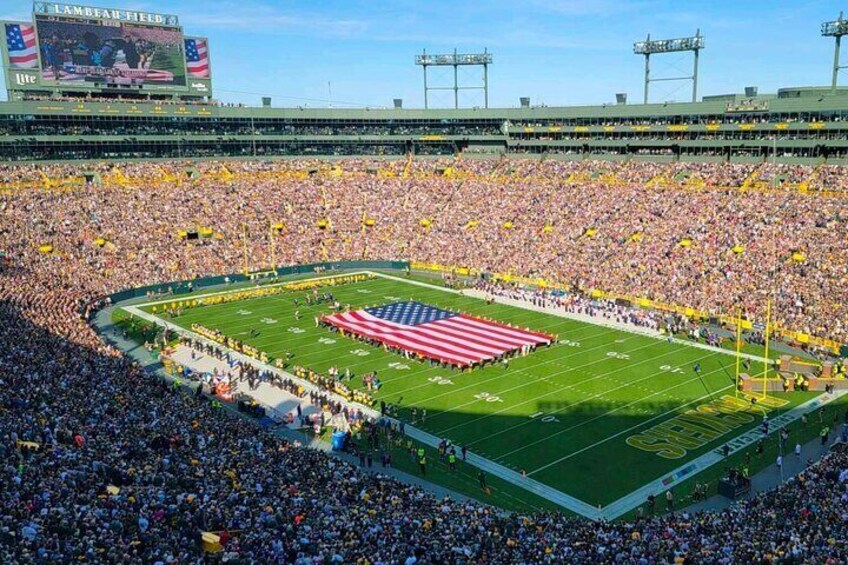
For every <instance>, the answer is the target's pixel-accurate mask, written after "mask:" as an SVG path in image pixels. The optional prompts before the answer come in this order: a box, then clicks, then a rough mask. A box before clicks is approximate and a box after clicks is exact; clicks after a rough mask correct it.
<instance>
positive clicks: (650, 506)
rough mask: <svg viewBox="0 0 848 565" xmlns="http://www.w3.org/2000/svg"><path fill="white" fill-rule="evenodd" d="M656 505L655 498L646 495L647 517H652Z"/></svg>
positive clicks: (651, 495)
mask: <svg viewBox="0 0 848 565" xmlns="http://www.w3.org/2000/svg"><path fill="white" fill-rule="evenodd" d="M656 505H657V497H656V496H654V495H653V494H649V495H648V516H653V515H654V507H655V506H656Z"/></svg>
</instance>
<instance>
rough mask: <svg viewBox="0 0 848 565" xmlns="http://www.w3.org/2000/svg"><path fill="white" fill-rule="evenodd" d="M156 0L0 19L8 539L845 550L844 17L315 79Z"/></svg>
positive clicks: (383, 547) (3, 557) (677, 553)
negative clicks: (512, 71) (531, 69)
mask: <svg viewBox="0 0 848 565" xmlns="http://www.w3.org/2000/svg"><path fill="white" fill-rule="evenodd" d="M178 5H179V4H176V5H175V6H178ZM137 8H138V7H136V8H133V7H128V8H126V7H123V8H122V7H115V8H112V7H108V8H107V7H98V8H95V7H88V6H81V5H70V4H61V3H44V2H35V3H34V4H33V7H32V18H31V19H30V20H28V21H5V22H2V25H3V26H5V31H6V41H5V42H3V43H2V57H3V66H4V76H5V81H6V90H7V101H4V102H0V131H2V133H3V135H2V136H0V156H2V160H3V162H2V163H0V170H2V175H0V432H2V433H0V436H2V443H0V445H2V452H3V457H2V460H3V467H2V469H3V473H2V488H0V506H2V511H0V562H2V563H10V564H13V563H14V564H18V563H20V564H29V563H32V564H36V563H38V564H42V563H116V564H117V563H121V564H124V563H139V564H141V563H156V564H170V563H244V564H254V563H257V564H258V563H294V564H297V565H306V564H318V563H351V564H357V565H377V564H386V565H389V564H403V565H415V564H419V565H424V564H442V563H446V564H447V563H451V564H453V563H455V564H465V565H470V564H484V563H485V564H501V563H521V564H535V563H538V564H543V563H544V564H553V563H587V564H588V563H633V564H649V563H743V562H752V563H810V564H814V563H815V564H819V563H821V564H837V563H846V562H848V542H846V540H848V522H846V518H845V516H846V510H845V509H846V506H845V504H846V497H848V490H846V488H848V396H847V395H846V392H848V363H846V358H848V253H847V252H846V250H845V249H846V245H847V244H848V209H846V202H848V88H846V87H842V86H839V85H838V82H839V81H838V79H839V72H840V70H841V69H842V68H843V67H842V66H841V65H840V62H839V57H840V40H841V37H842V35H846V34H848V20H843V18H842V16H841V15H840V17H839V18H838V19H836V20H834V21H829V22H825V23H824V24H822V26H821V35H822V36H824V39H820V40H821V41H834V40H835V44H836V51H835V56H834V61H833V67H832V69H833V74H832V82H831V84H830V85H828V86H807V87H786V88H781V89H778V90H777V92H776V93H760V92H759V91H758V89H757V88H755V87H745V88H744V93H735V94H722V95H715V94H710V95H703V96H701V95H699V93H698V89H699V83H698V81H699V65H700V64H701V63H700V59H699V57H700V54H701V51H702V50H704V49H706V48H707V43H706V40H705V35H706V33H707V32H708V30H705V35H702V34H701V32H700V31H698V32H697V33H696V34H695V35H693V36H691V37H685V38H676V39H653V40H652V39H651V37H650V36H648V38H647V39H646V40H644V41H636V42H635V43H634V45H633V52H634V54H636V55H638V56H639V57H644V65H645V73H644V81H643V83H642V84H640V85H637V86H638V87H640V88H644V97H643V101H642V102H641V103H634V102H633V101H632V100H631V101H630V102H628V100H627V95H625V94H619V95H617V100H616V103H614V104H598V105H591V106H547V105H539V106H533V105H531V104H530V102H529V100H528V99H526V98H522V99H521V100H520V105H519V106H518V107H511V108H495V107H489V83H488V80H489V78H488V77H489V73H490V70H489V66H490V65H493V64H494V61H495V60H496V59H495V55H493V54H492V53H491V52H489V51H488V50H484V51H482V52H480V53H476V54H475V53H466V54H462V53H458V52H456V51H454V52H453V53H452V54H450V53H448V54H438V55H437V54H428V53H427V52H426V51H424V52H422V54H420V55H417V56H416V57H415V62H416V64H417V65H419V66H421V67H422V70H423V73H424V91H423V94H424V98H423V100H424V108H419V109H413V108H404V107H403V101H402V100H399V99H396V100H395V101H394V103H393V106H394V107H392V108H371V107H364V108H354V107H351V108H339V107H327V108H308V107H275V106H273V105H272V103H271V99H270V97H266V98H264V99H263V100H262V104H261V106H258V107H254V106H248V105H243V104H232V103H228V102H227V101H226V100H222V99H219V98H218V97H216V96H215V95H214V94H213V92H214V91H213V85H212V50H211V46H210V44H216V43H215V42H216V41H217V38H216V37H214V36H212V35H211V34H210V38H211V39H210V38H207V37H199V36H192V35H188V33H187V32H186V31H184V29H183V21H182V19H181V17H182V16H185V22H184V23H185V24H186V26H187V28H188V29H189V30H190V29H191V27H192V21H191V14H184V15H181V16H177V15H170V14H164V13H158V12H155V11H144V10H141V9H137ZM806 23H808V24H811V25H812V26H813V28H814V29H815V25H817V22H815V21H813V22H806ZM805 25H806V24H805ZM843 32H845V33H844V34H843ZM222 43H224V41H222ZM227 45H231V43H227ZM412 55H413V54H410V59H412ZM663 55H673V56H679V57H685V58H687V59H686V60H687V61H690V62H691V64H692V65H693V67H692V70H691V71H686V72H687V73H690V72H691V74H686V75H685V76H683V77H666V78H657V77H656V75H655V74H651V71H650V69H651V68H652V67H651V65H652V64H653V65H655V66H656V65H657V61H656V59H658V58H660V57H662V56H663ZM223 58H225V57H224V56H223V55H222V59H223ZM411 62H412V61H410V63H411ZM687 64H690V63H687ZM466 67H474V68H476V69H478V70H482V77H483V81H482V83H481V85H480V86H474V87H463V86H460V82H459V78H458V77H460V76H462V75H461V74H460V70H462V71H465V69H466ZM444 69H447V71H446V72H447V73H448V76H449V77H450V76H452V77H453V81H454V82H453V83H452V84H453V85H452V86H449V87H445V88H446V89H447V90H448V93H449V96H452V97H453V99H452V100H453V102H454V103H455V104H453V105H454V107H453V108H432V107H430V106H431V101H433V100H435V99H436V98H438V95H437V94H436V93H432V92H430V90H438V89H439V88H440V87H434V86H433V85H432V83H428V76H432V75H433V74H434V73H436V72H437V71H440V70H444ZM494 69H495V67H493V69H492V71H494ZM351 72H352V73H353V72H355V71H354V70H353V69H352V70H351ZM428 73H431V75H428ZM451 73H453V74H452V75H451ZM658 80H680V81H684V82H685V83H686V84H687V87H688V86H691V89H692V90H691V100H688V94H686V97H687V101H682V102H659V103H656V102H651V96H650V90H649V89H650V88H657V87H656V86H654V85H653V83H654V82H655V81H658ZM707 87H708V88H709V85H707ZM464 88H469V89H477V90H479V91H480V92H481V93H482V96H484V98H483V100H484V103H483V105H482V106H481V107H472V108H461V107H459V106H460V104H459V100H460V92H462V91H463V89H464ZM640 94H641V92H640Z"/></svg>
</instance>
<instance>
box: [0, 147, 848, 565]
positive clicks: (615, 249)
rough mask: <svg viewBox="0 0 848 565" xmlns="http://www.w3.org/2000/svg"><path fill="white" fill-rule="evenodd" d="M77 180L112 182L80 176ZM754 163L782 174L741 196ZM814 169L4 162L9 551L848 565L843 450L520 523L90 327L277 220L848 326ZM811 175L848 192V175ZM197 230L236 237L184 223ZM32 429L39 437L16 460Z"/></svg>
mask: <svg viewBox="0 0 848 565" xmlns="http://www.w3.org/2000/svg"><path fill="white" fill-rule="evenodd" d="M189 167H194V168H196V170H197V171H198V172H199V173H200V176H199V178H196V179H194V180H191V179H189V178H188V176H187V175H186V173H185V170H186V169H187V168H189ZM446 169H451V173H450V174H449V175H447V174H445V170H446ZM310 171H311V172H312V174H310ZM84 172H96V173H98V174H99V175H100V177H101V179H102V181H103V185H102V186H101V185H96V184H90V185H85V184H80V185H76V186H75V185H74V184H73V182H72V181H71V180H70V179H79V178H82V175H83V173H84ZM755 173H756V174H757V175H758V176H759V178H761V179H762V180H763V181H764V182H766V183H767V184H770V185H772V184H774V183H770V182H769V181H771V180H772V179H774V178H777V177H778V176H781V177H783V178H784V179H785V182H782V183H780V185H781V186H771V188H769V189H761V190H755V189H754V188H755V187H753V186H752V187H750V188H751V189H750V190H748V188H749V187H747V186H746V181H750V180H751V178H752V175H754V174H755ZM807 173H808V171H807V170H805V169H797V168H788V169H785V168H780V167H763V168H760V167H758V166H756V165H741V164H736V165H731V164H675V165H668V164H658V163H648V162H623V163H600V162H586V161H584V162H567V161H555V160H550V161H538V160H532V161H531V160H526V161H522V160H507V159H501V160H480V161H476V160H470V159H464V160H459V161H457V160H455V159H453V158H448V159H440V160H425V159H420V160H414V161H404V160H403V159H399V160H396V161H392V162H383V161H374V160H368V159H354V160H346V161H340V162H338V163H329V164H328V163H325V162H320V161H305V160H301V161H288V162H279V163H269V162H262V161H246V162H226V163H220V162H206V163H197V164H192V163H184V162H172V163H159V164H154V163H142V164H132V165H119V166H118V167H115V166H114V165H106V164H102V165H90V164H87V165H68V164H66V165H50V166H45V167H33V166H8V165H7V166H4V167H3V169H2V177H3V178H4V180H5V181H6V182H7V184H8V186H7V187H6V190H4V191H3V192H2V193H0V251H4V252H5V253H6V257H7V259H6V263H4V264H2V266H0V319H2V321H3V322H2V324H0V436H2V442H0V454H2V461H3V464H2V465H3V479H2V488H0V507H2V512H0V562H3V563H22V564H27V563H50V562H56V563H66V562H78V563H177V562H179V563H198V562H203V557H202V549H201V544H200V539H199V538H200V532H201V531H224V530H225V531H231V532H232V534H231V539H230V541H229V542H228V543H227V546H226V550H227V552H228V553H229V554H232V555H234V556H237V559H238V560H239V561H238V562H241V563H296V564H298V565H305V564H307V563H309V564H313V563H335V562H338V563H361V564H365V563H374V564H376V563H408V564H413V563H422V564H423V563H467V564H470V563H638V564H642V563H645V564H648V563H666V562H669V563H670V562H675V561H678V562H687V563H739V562H746V561H747V562H789V563H804V562H808V563H827V564H836V563H844V562H845V561H846V559H848V546H846V543H845V540H846V539H848V536H847V535H846V526H845V524H846V522H845V520H844V512H845V511H844V507H845V500H846V496H848V495H846V491H845V485H844V483H845V480H846V469H848V457H846V455H844V454H838V453H837V454H833V455H831V456H829V457H827V458H825V459H824V460H823V461H822V462H821V463H818V464H815V465H813V466H812V467H810V468H809V469H808V470H807V471H806V472H804V473H803V474H802V475H801V476H799V477H798V478H797V479H795V480H793V481H790V482H789V483H787V484H785V485H784V486H782V487H780V488H779V489H778V490H777V491H774V492H771V493H768V494H766V495H763V496H759V497H757V498H755V499H753V500H751V501H748V502H743V503H740V504H738V505H735V506H733V507H732V508H730V509H728V510H725V511H721V512H706V513H699V514H695V515H693V514H689V513H686V512H678V513H674V514H670V515H666V516H663V517H645V518H642V519H638V520H636V521H632V522H620V523H610V524H607V523H603V524H595V523H590V522H586V521H583V520H579V519H573V518H568V517H564V516H560V515H556V514H535V515H528V516H520V515H505V514H502V513H500V512H499V511H497V510H495V509H493V508H489V507H487V506H484V505H481V504H479V503H472V502H458V501H449V500H437V499H436V498H434V497H433V496H432V495H430V494H428V493H426V492H425V491H423V490H422V489H420V488H418V487H412V486H408V485H404V484H401V483H398V482H397V481H395V480H394V479H390V478H387V477H384V476H381V475H380V474H378V473H375V474H367V473H364V472H361V471H360V470H358V469H356V468H354V467H353V466H351V465H349V464H347V463H344V462H342V461H339V460H336V459H333V458H330V457H328V456H326V455H324V454H321V453H319V452H316V451H312V450H309V449H305V448H302V447H298V446H294V445H289V444H288V443H286V442H284V441H283V440H281V439H279V438H277V437H275V436H273V435H271V434H270V433H266V432H263V431H261V430H259V429H258V428H257V427H255V426H254V425H253V424H251V423H249V422H246V421H245V420H242V419H240V418H236V417H234V416H231V415H229V414H228V413H225V412H221V411H219V410H216V409H215V408H214V407H213V406H212V405H210V404H209V403H208V402H206V401H205V400H203V399H199V398H196V397H194V396H192V395H186V394H183V393H181V392H179V391H176V390H173V389H172V388H171V387H170V386H167V385H165V384H164V383H163V382H161V381H159V380H156V379H152V378H150V377H149V376H147V375H145V374H143V373H142V372H141V370H140V369H139V368H138V367H135V366H133V365H132V364H131V363H130V361H128V360H127V358H125V357H124V356H123V355H122V354H121V353H120V352H118V351H117V350H115V349H113V348H112V347H110V346H108V345H106V344H105V343H104V342H103V341H102V339H101V338H100V337H99V336H98V335H97V334H96V333H95V332H94V330H93V329H92V328H91V327H90V326H89V325H88V323H87V319H88V317H89V315H90V313H91V312H92V311H93V310H94V309H95V308H97V307H98V306H99V305H100V301H101V299H102V297H104V296H105V295H107V294H109V293H111V292H114V291H117V290H121V289H125V288H129V287H135V286H140V285H143V284H148V283H154V282H166V281H172V280H185V279H192V278H194V277H198V276H202V275H209V274H222V273H230V272H232V271H234V270H236V269H237V268H238V267H237V266H238V265H241V261H242V255H241V254H242V242H241V240H240V234H241V233H242V225H243V224H246V225H247V230H248V233H249V234H250V243H249V255H250V257H251V262H252V264H253V265H255V266H256V267H260V266H264V267H267V266H268V264H269V263H270V257H268V255H267V253H268V250H267V247H268V246H267V234H268V232H269V229H268V226H269V222H282V223H283V224H284V230H283V232H282V234H281V235H279V236H278V237H279V238H280V239H279V245H278V246H277V252H278V255H277V260H278V262H279V263H280V264H294V263H305V262H310V261H314V260H321V259H324V258H329V259H332V260H336V259H359V258H379V259H395V258H403V259H408V258H414V259H419V260H422V261H438V262H441V263H447V264H453V265H465V266H473V267H477V268H480V269H483V270H486V271H490V272H512V273H516V274H525V275H531V274H532V275H540V276H545V277H548V278H551V279H555V280H558V281H560V282H562V283H565V284H571V285H573V286H575V287H579V288H582V289H584V290H588V289H592V288H599V289H605V290H614V291H619V292H631V293H633V292H638V293H642V294H644V295H646V296H648V297H650V298H654V299H657V300H661V301H665V302H673V303H678V304H684V305H690V306H694V307H697V308H701V309H704V310H708V311H712V312H716V313H718V312H727V311H733V310H734V309H735V308H736V307H738V306H741V307H742V308H744V311H745V314H746V316H747V317H749V318H751V319H754V320H762V319H763V316H764V307H765V300H766V298H768V297H770V296H773V297H774V298H775V300H776V308H775V310H776V312H777V319H778V321H779V323H781V324H782V325H784V326H785V327H788V328H792V329H797V330H802V331H805V332H808V333H811V334H814V335H820V336H823V337H830V338H833V339H836V340H839V341H846V340H848V326H846V320H848V310H846V309H847V308H848V277H846V272H848V255H846V253H845V252H844V244H845V241H846V236H848V234H846V229H848V227H846V226H848V222H846V220H848V217H846V211H845V208H844V204H843V203H844V200H842V199H841V198H838V197H825V196H820V195H817V194H803V193H801V192H799V191H797V190H788V189H787V188H786V187H785V186H783V185H785V184H788V183H797V182H799V180H798V179H800V178H802V177H805V176H806V175H807ZM818 173H819V176H818V177H817V180H816V181H815V182H819V183H821V184H822V185H823V186H824V187H825V188H826V189H828V190H831V189H833V188H834V185H838V186H839V187H843V188H842V190H844V186H845V183H846V179H848V173H846V172H845V171H844V170H842V168H837V167H834V168H828V169H826V170H819V171H818ZM45 178H47V179H64V181H63V182H56V183H53V184H52V185H51V183H48V182H47V181H45ZM656 179H660V180H662V179H664V182H660V181H659V180H656ZM692 179H695V180H694V181H693V180H692ZM83 182H84V181H83ZM39 183H41V184H47V185H50V186H48V187H46V188H45V187H41V188H36V187H35V185H38V184H39ZM178 184H179V186H177V185H178ZM749 184H750V183H749ZM648 185H650V186H648ZM494 203H497V205H494ZM366 217H368V218H373V219H374V220H375V222H374V225H373V226H372V227H365V226H363V218H366ZM425 218H426V219H429V220H430V222H431V223H430V224H429V227H427V228H424V227H422V225H421V223H420V220H421V219H425ZM322 219H323V220H327V227H325V228H323V229H322V228H319V227H318V226H317V221H318V220H322ZM470 220H477V221H478V222H479V223H478V224H476V226H475V227H473V228H469V227H468V225H469V221H470ZM508 222H511V223H512V226H511V227H510V228H506V227H504V226H505V224H506V223H508ZM201 226H204V227H208V228H210V229H212V230H213V231H214V232H215V234H219V236H217V237H213V238H209V239H204V240H199V241H194V242H188V241H185V240H184V239H182V238H181V237H180V236H179V233H178V232H179V231H180V230H185V229H189V228H198V227H201ZM545 226H551V229H550V230H545V229H544V228H545ZM589 228H592V229H593V230H597V231H596V232H594V233H593V234H592V235H589V234H588V233H589V232H587V229H589ZM636 233H640V234H642V236H643V237H641V238H639V239H638V240H634V239H633V238H632V236H633V235H634V234H636ZM683 238H690V239H691V240H692V242H693V244H692V246H691V247H689V248H684V247H681V246H680V245H679V242H680V240H681V239H683ZM97 239H101V240H103V244H99V243H97V242H96V240H97ZM43 246H50V247H51V249H50V250H49V251H46V252H42V251H44V250H46V248H44V247H43ZM734 246H743V247H744V251H743V252H741V253H736V252H733V251H732V250H731V248H732V247H734ZM39 248H42V249H39ZM794 251H803V254H804V255H805V260H804V261H803V262H798V261H795V260H793V259H792V254H793V252H794ZM776 282H779V285H777V284H775V283H776ZM19 440H20V441H31V442H36V443H38V444H39V445H40V446H41V448H40V450H39V451H38V452H35V453H28V454H26V455H20V456H19V455H18V453H17V452H16V445H17V442H18V441H19ZM234 477H237V478H234ZM107 486H113V487H117V489H118V492H117V493H115V492H114V491H113V492H108V491H107ZM228 535H229V534H228Z"/></svg>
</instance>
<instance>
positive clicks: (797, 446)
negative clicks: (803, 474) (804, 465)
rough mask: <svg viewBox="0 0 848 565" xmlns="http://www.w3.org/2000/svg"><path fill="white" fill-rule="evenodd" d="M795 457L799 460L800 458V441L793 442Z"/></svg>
mask: <svg viewBox="0 0 848 565" xmlns="http://www.w3.org/2000/svg"><path fill="white" fill-rule="evenodd" d="M795 458H796V459H798V460H799V461H800V460H801V444H800V443H796V444H795Z"/></svg>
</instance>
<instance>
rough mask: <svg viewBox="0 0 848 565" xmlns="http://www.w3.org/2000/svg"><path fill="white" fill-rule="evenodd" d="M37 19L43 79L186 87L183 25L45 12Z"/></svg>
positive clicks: (67, 82) (75, 82)
mask: <svg viewBox="0 0 848 565" xmlns="http://www.w3.org/2000/svg"><path fill="white" fill-rule="evenodd" d="M35 23H36V29H37V32H38V50H39V53H40V55H41V78H42V80H43V81H44V82H54V83H59V84H80V83H88V84H92V85H108V84H116V85H135V86H141V85H146V86H153V85H156V86H161V87H184V86H186V62H185V55H184V49H185V43H184V39H183V32H182V29H181V28H179V27H168V26H150V25H139V24H136V23H130V22H122V21H116V20H106V19H83V18H63V17H60V16H44V15H36V18H35Z"/></svg>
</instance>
